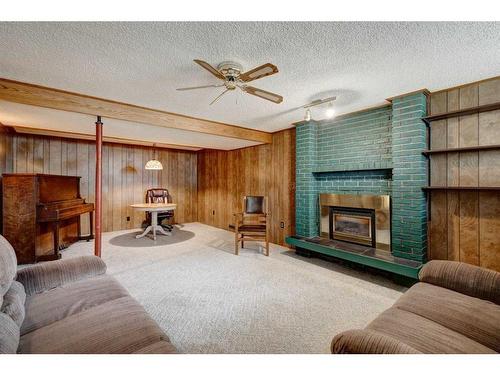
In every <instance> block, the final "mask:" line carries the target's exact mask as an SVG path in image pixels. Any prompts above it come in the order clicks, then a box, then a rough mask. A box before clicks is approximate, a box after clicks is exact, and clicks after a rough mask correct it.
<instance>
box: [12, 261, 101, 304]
mask: <svg viewBox="0 0 500 375" xmlns="http://www.w3.org/2000/svg"><path fill="white" fill-rule="evenodd" d="M104 273H106V264H105V263H104V262H103V261H102V259H101V258H99V257H96V256H82V257H77V258H69V259H61V260H56V261H52V262H46V263H40V264H37V265H34V266H31V267H26V268H23V269H21V270H19V271H18V272H17V278H16V280H17V281H19V282H20V283H21V284H23V285H24V289H25V290H26V294H27V295H31V294H35V293H41V292H43V291H46V290H49V289H53V288H57V287H58V286H61V285H64V284H67V283H71V282H74V281H77V280H81V279H86V278H90V277H93V276H97V275H101V274H104Z"/></svg>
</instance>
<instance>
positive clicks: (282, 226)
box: [280, 221, 285, 229]
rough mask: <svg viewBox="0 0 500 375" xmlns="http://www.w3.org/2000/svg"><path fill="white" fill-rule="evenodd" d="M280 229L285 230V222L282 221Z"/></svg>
mask: <svg viewBox="0 0 500 375" xmlns="http://www.w3.org/2000/svg"><path fill="white" fill-rule="evenodd" d="M280 228H281V229H283V228H285V222H284V221H281V222H280Z"/></svg>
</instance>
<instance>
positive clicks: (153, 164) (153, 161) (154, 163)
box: [144, 145, 163, 171]
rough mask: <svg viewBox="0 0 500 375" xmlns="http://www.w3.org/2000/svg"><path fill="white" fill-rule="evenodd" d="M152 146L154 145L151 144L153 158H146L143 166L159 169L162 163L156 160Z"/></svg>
mask: <svg viewBox="0 0 500 375" xmlns="http://www.w3.org/2000/svg"><path fill="white" fill-rule="evenodd" d="M154 147H155V145H153V159H151V160H148V162H147V163H146V165H145V166H144V169H148V170H153V171H159V170H162V169H163V165H162V164H161V162H160V161H159V160H156V149H155V148H154Z"/></svg>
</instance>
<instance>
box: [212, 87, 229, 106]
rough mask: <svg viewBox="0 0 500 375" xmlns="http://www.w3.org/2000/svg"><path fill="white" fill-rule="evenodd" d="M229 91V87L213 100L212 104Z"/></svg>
mask: <svg viewBox="0 0 500 375" xmlns="http://www.w3.org/2000/svg"><path fill="white" fill-rule="evenodd" d="M228 91H229V89H226V90H225V91H223V92H222V94H220V95H219V96H218V97H216V98H215V99H214V100H212V103H210V105H212V104H214V103H215V102H216V101H217V100H219V99H220V97H221V96H222V95H224V94H225V93H226V92H228Z"/></svg>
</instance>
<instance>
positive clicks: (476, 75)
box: [0, 22, 500, 148]
mask: <svg viewBox="0 0 500 375" xmlns="http://www.w3.org/2000/svg"><path fill="white" fill-rule="evenodd" d="M499 45H500V23H378V22H370V23H367V22H359V23H338V22H336V23H253V22H252V23H232V22H229V23H208V22H207V23H198V22H194V23H172V22H169V23H0V77H4V78H9V79H15V80H20V81H26V82H30V83H36V84H41V85H44V86H49V87H54V88H59V89H64V90H69V91H75V92H80V93H84V94H89V95H93V96H98V97H103V98H109V99H113V100H118V101H124V102H128V103H133V104H137V105H142V106H147V107H151V108H158V109H162V110H166V111H170V112H177V113H181V114H185V115H190V116H195V117H200V118H205V119H210V120H216V121H221V122H226V123H230V124H235V125H241V126H245V127H250V128H255V129H261V130H265V131H276V130H279V129H284V128H288V127H290V126H291V123H293V122H296V121H299V120H301V119H302V118H303V116H304V111H303V110H302V109H297V108H298V107H301V106H302V105H303V104H306V103H308V102H310V101H311V100H314V99H317V98H323V97H326V96H330V95H337V96H338V100H337V101H336V102H335V107H336V110H337V113H338V114H342V113H347V112H352V111H356V110H359V109H363V108H366V107H370V106H374V105H378V104H382V103H384V99H385V98H388V97H391V96H396V95H399V94H402V93H405V92H410V91H414V90H418V89H422V88H428V89H429V90H431V91H433V90H438V89H443V88H447V87H450V86H455V85H459V84H463V83H467V82H470V81H475V80H479V79H483V78H488V77H491V76H495V75H498V74H500V64H499V61H500V48H498V46H499ZM195 58H199V59H203V60H206V61H207V62H209V63H211V64H212V65H217V64H218V63H219V62H221V61H224V60H234V61H237V62H239V63H241V64H242V65H243V66H244V68H245V69H251V68H253V67H255V66H257V65H260V64H263V63H266V62H271V63H273V64H275V65H277V66H278V68H279V70H280V72H279V73H278V74H276V75H274V76H271V77H267V78H263V79H260V80H257V81H255V82H252V85H255V86H256V87H259V88H262V89H265V90H269V91H273V92H276V93H278V94H281V95H283V96H284V102H283V103H282V104H278V105H277V104H273V103H271V102H267V101H265V100H262V99H259V98H257V97H254V96H251V95H248V94H243V93H241V92H230V93H228V94H226V96H225V97H223V98H222V99H221V100H220V101H219V102H218V103H216V104H215V105H213V106H209V103H210V102H211V100H212V99H213V98H214V97H215V96H217V95H218V94H219V93H220V92H221V89H215V88H214V89H204V90H199V91H187V92H179V91H176V90H175V88H176V87H185V86H196V85H206V84H211V83H216V82H217V80H216V79H215V78H214V77H212V76H211V75H210V74H209V73H208V72H206V71H205V70H203V69H201V68H200V67H199V66H197V65H196V64H194V63H193V62H192V60H193V59H195ZM14 107H16V108H14ZM20 108H21V107H18V106H5V105H4V106H0V121H2V122H6V121H5V118H6V117H8V116H10V117H11V118H12V117H16V118H17V119H18V121H21V122H22V121H24V120H23V112H22V111H21V112H19V110H20ZM35 112H37V113H35ZM49 112H50V111H49ZM51 112H57V111H51ZM47 116H49V115H48V112H47V111H34V110H33V111H30V116H27V117H29V118H30V120H29V121H30V123H29V124H26V125H30V126H40V127H41V125H40V124H39V123H43V122H45V123H47V122H56V124H55V125H54V124H53V125H52V126H53V127H57V126H61V127H63V126H64V124H62V123H60V124H57V123H58V121H54V120H55V119H57V118H58V116H61V115H60V114H57V113H56V114H52V118H50V117H47ZM63 117H64V116H62V117H61V119H62V118H63ZM322 117H323V109H321V108H320V109H318V108H315V109H313V118H317V119H321V118H322ZM26 121H27V120H26ZM83 124H84V122H83V120H82V126H85V125H83ZM126 124H127V123H126V122H125V125H126ZM89 126H90V128H89V129H92V128H91V125H89ZM138 126H139V125H138ZM152 131H153V133H154V134H155V136H156V137H158V138H160V139H159V141H164V139H163V138H167V137H169V136H170V137H172V136H173V134H175V133H176V131H174V130H171V129H162V128H157V127H155V128H153V130H152ZM109 135H118V134H109ZM205 137H206V136H205V135H201V134H200V135H197V134H193V135H192V137H191V142H190V143H197V142H202V140H203V139H207V138H205ZM166 141H167V140H166V139H165V142H166ZM242 144H243V145H247V143H246V142H244V141H243V142H239V143H238V145H232V144H231V145H228V146H227V147H233V148H234V147H242ZM210 145H211V141H209V142H208V146H210ZM248 145H250V143H248ZM208 146H207V142H205V144H204V147H208ZM213 146H214V147H216V148H219V146H220V145H218V144H217V142H215V143H214V144H213Z"/></svg>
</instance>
